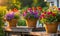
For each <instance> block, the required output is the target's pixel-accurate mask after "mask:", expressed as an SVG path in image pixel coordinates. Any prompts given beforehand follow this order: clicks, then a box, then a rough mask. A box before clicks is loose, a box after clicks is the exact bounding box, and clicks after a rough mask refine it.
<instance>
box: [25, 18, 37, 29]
mask: <svg viewBox="0 0 60 36" xmlns="http://www.w3.org/2000/svg"><path fill="white" fill-rule="evenodd" d="M37 20H38V19H26V25H27V26H28V27H34V28H35V27H36V24H37Z"/></svg>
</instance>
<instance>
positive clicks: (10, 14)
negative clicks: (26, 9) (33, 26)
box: [6, 13, 14, 20]
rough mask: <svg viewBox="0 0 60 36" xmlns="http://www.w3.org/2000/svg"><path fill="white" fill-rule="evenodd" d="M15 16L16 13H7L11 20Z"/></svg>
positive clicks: (7, 17) (8, 18)
mask: <svg viewBox="0 0 60 36" xmlns="http://www.w3.org/2000/svg"><path fill="white" fill-rule="evenodd" d="M13 18H14V13H9V14H7V15H6V19H7V20H11V19H13Z"/></svg>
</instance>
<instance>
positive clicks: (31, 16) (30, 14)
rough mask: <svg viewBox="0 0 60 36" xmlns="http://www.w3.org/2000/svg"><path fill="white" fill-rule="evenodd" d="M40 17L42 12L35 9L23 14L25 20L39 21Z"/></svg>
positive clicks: (29, 9)
mask: <svg viewBox="0 0 60 36" xmlns="http://www.w3.org/2000/svg"><path fill="white" fill-rule="evenodd" d="M40 11H41V9H40ZM39 15H40V12H39V11H38V10H37V8H34V7H32V8H28V9H27V10H26V11H24V12H23V17H24V18H25V19H38V18H39Z"/></svg>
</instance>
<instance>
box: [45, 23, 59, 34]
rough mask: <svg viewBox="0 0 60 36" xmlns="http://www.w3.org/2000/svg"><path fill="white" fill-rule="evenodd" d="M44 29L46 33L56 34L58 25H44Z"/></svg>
mask: <svg viewBox="0 0 60 36" xmlns="http://www.w3.org/2000/svg"><path fill="white" fill-rule="evenodd" d="M44 25H45V29H46V32H47V33H56V32H57V28H58V23H55V22H54V23H45V24H44Z"/></svg>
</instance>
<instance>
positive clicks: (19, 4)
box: [0, 0, 49, 36]
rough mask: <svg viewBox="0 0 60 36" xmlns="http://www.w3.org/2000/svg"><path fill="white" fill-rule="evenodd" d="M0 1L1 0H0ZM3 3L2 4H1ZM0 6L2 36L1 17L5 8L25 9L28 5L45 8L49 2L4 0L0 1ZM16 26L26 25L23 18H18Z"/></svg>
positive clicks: (0, 33)
mask: <svg viewBox="0 0 60 36" xmlns="http://www.w3.org/2000/svg"><path fill="white" fill-rule="evenodd" d="M1 1H2V0H1ZM2 3H4V4H2ZM2 3H1V4H2V5H1V6H0V36H4V32H3V28H2V26H4V22H3V21H2V20H3V17H4V15H5V14H6V13H7V10H9V9H13V8H17V9H18V10H21V9H25V8H28V7H33V6H34V7H37V6H41V7H42V8H44V9H45V7H48V6H49V3H47V2H44V0H6V2H2ZM18 26H26V22H25V20H21V19H20V20H19V21H18Z"/></svg>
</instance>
